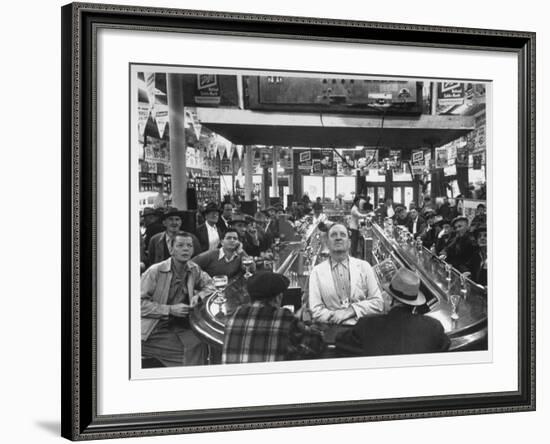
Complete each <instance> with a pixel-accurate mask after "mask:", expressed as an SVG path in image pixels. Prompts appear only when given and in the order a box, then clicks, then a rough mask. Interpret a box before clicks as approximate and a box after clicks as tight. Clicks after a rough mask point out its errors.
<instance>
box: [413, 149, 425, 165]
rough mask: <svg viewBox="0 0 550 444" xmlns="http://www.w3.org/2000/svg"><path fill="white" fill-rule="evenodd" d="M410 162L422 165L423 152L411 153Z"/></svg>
mask: <svg viewBox="0 0 550 444" xmlns="http://www.w3.org/2000/svg"><path fill="white" fill-rule="evenodd" d="M412 161H413V163H422V162H424V151H413V153H412Z"/></svg>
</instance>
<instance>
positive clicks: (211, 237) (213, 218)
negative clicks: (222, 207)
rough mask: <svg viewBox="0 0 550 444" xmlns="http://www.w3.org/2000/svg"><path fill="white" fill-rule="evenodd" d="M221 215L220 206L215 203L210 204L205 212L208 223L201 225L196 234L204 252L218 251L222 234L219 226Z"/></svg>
mask: <svg viewBox="0 0 550 444" xmlns="http://www.w3.org/2000/svg"><path fill="white" fill-rule="evenodd" d="M219 214H220V213H219V211H218V206H217V205H216V204H215V203H213V202H211V203H209V204H208V205H207V206H206V209H205V210H204V218H205V219H206V222H205V223H204V224H202V225H199V226H198V227H197V232H196V233H197V237H198V238H199V242H200V244H201V249H202V251H211V250H216V249H217V248H218V246H219V245H220V239H221V238H222V233H220V229H219V228H218V225H217V224H218V219H219Z"/></svg>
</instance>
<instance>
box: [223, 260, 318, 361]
mask: <svg viewBox="0 0 550 444" xmlns="http://www.w3.org/2000/svg"><path fill="white" fill-rule="evenodd" d="M289 283H290V282H289V280H288V278H286V277H285V276H283V275H282V274H278V273H272V272H270V271H260V272H258V273H256V274H255V275H254V276H252V277H251V278H250V279H249V280H248V281H247V283H246V287H247V290H248V294H249V296H250V301H251V302H250V304H246V305H241V306H240V307H238V308H237V310H236V311H235V312H234V313H233V315H232V316H231V317H230V318H229V319H228V320H227V322H226V324H225V331H224V340H223V350H222V363H224V364H240V363H246V362H271V361H283V360H292V359H308V358H315V357H318V356H319V355H320V354H321V352H322V350H323V348H324V343H323V336H322V333H321V332H320V331H318V330H317V329H315V328H311V327H307V326H305V325H304V324H303V323H302V322H301V321H300V320H299V319H298V318H297V317H295V316H294V314H293V313H292V312H291V311H290V310H287V309H286V308H281V302H282V299H283V292H284V291H285V290H286V289H287V288H288V285H289Z"/></svg>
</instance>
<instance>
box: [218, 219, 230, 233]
mask: <svg viewBox="0 0 550 444" xmlns="http://www.w3.org/2000/svg"><path fill="white" fill-rule="evenodd" d="M216 225H217V226H218V230H219V231H220V233H221V234H224V233H225V231H226V230H227V229H228V228H229V225H227V224H226V223H225V222H224V221H223V219H222V217H221V216H220V217H219V218H218V223H217V224H216Z"/></svg>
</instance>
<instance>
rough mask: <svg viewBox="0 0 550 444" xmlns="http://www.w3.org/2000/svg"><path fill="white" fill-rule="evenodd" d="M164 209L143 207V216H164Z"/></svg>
mask: <svg viewBox="0 0 550 444" xmlns="http://www.w3.org/2000/svg"><path fill="white" fill-rule="evenodd" d="M162 213H163V211H162V209H161V208H153V207H145V208H144V209H143V213H142V214H141V217H145V216H153V215H154V216H162Z"/></svg>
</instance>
